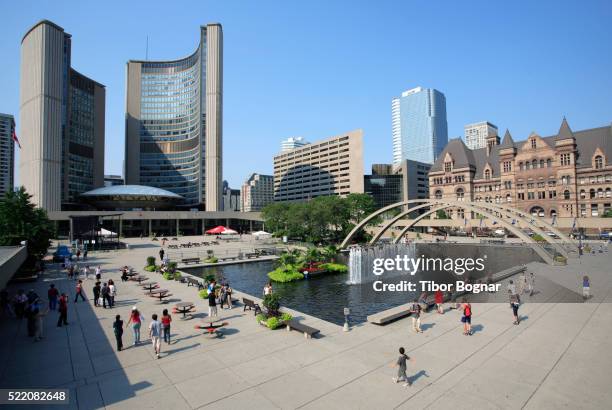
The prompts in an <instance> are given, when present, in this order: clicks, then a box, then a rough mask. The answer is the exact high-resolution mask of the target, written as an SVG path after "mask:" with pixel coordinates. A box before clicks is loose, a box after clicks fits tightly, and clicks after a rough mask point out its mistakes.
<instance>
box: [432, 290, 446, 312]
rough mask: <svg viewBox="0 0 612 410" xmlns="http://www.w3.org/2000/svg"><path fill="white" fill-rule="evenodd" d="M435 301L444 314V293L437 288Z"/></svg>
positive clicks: (439, 310)
mask: <svg viewBox="0 0 612 410" xmlns="http://www.w3.org/2000/svg"><path fill="white" fill-rule="evenodd" d="M434 301H435V302H436V308H437V309H438V313H439V314H441V315H443V314H444V294H443V293H442V291H441V290H436V293H434Z"/></svg>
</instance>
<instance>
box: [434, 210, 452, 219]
mask: <svg viewBox="0 0 612 410" xmlns="http://www.w3.org/2000/svg"><path fill="white" fill-rule="evenodd" d="M436 219H450V218H449V217H448V215H447V214H446V212H445V211H444V209H438V210H437V211H436Z"/></svg>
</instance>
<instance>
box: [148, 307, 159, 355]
mask: <svg viewBox="0 0 612 410" xmlns="http://www.w3.org/2000/svg"><path fill="white" fill-rule="evenodd" d="M151 318H152V319H153V320H152V321H151V324H150V325H149V337H150V338H151V344H152V345H153V351H154V352H155V355H156V356H157V358H158V359H159V353H160V352H161V339H160V336H161V323H160V321H159V320H157V313H154V314H153V316H151Z"/></svg>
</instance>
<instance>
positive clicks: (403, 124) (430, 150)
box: [391, 87, 448, 165]
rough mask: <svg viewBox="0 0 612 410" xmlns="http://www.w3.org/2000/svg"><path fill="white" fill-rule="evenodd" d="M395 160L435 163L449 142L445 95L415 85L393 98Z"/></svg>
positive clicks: (396, 162) (392, 122)
mask: <svg viewBox="0 0 612 410" xmlns="http://www.w3.org/2000/svg"><path fill="white" fill-rule="evenodd" d="M391 129H392V136H393V164H394V165H399V164H400V162H402V161H403V160H405V159H409V160H413V161H419V162H424V163H427V164H433V163H434V161H435V160H436V159H437V158H438V155H439V154H440V152H442V150H443V149H444V147H445V146H446V143H447V142H448V126H447V122H446V98H445V97H444V94H442V93H441V92H440V91H438V90H434V89H433V88H422V87H416V88H413V89H411V90H408V91H404V92H403V93H402V94H401V96H400V97H396V98H394V99H393V100H392V101H391Z"/></svg>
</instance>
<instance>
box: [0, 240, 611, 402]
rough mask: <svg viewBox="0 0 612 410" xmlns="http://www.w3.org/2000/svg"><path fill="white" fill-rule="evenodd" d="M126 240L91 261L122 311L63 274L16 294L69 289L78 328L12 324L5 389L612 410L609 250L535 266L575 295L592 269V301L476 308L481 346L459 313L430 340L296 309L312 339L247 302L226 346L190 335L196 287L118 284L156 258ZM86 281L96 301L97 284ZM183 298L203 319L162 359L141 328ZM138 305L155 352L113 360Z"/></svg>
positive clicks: (149, 397)
mask: <svg viewBox="0 0 612 410" xmlns="http://www.w3.org/2000/svg"><path fill="white" fill-rule="evenodd" d="M190 239H191V240H193V238H181V241H183V242H187V241H189V240H190ZM129 242H130V243H131V244H132V246H131V249H130V250H121V251H116V252H107V253H91V254H90V255H89V263H90V264H91V265H94V266H95V265H98V264H100V265H102V268H103V269H104V273H103V279H109V278H113V279H114V280H115V283H116V285H117V286H118V295H117V306H116V307H115V308H113V309H103V308H94V306H93V303H91V301H90V302H81V301H79V302H78V303H76V304H75V303H72V302H73V300H74V299H73V297H74V283H73V282H71V281H68V280H67V278H66V275H65V273H64V272H62V271H60V269H59V267H58V266H57V265H53V266H51V267H50V269H49V270H48V271H47V273H46V274H45V276H44V277H43V278H42V280H39V281H38V282H36V283H34V284H32V285H30V284H24V285H23V286H16V285H11V287H10V288H9V291H11V292H13V291H15V290H16V289H18V288H19V287H21V288H24V289H26V290H27V289H29V288H34V289H35V290H36V291H37V292H38V294H39V295H41V296H43V295H44V296H46V290H47V288H48V285H49V283H55V284H56V286H57V287H59V288H60V290H61V291H66V292H69V294H70V295H71V296H72V297H71V298H70V303H69V313H68V321H69V323H70V324H69V326H67V327H62V328H57V327H56V321H57V313H56V312H50V313H49V315H48V316H46V317H45V320H44V339H43V340H42V341H40V342H37V343H35V342H33V341H32V339H31V338H28V337H27V335H26V328H25V320H23V321H18V320H16V319H11V318H7V317H2V318H1V319H0V334H2V337H1V338H0V387H1V388H24V387H38V388H67V389H70V394H71V404H70V408H78V409H97V408H126V409H128V408H131V409H145V408H147V409H157V408H159V409H168V408H172V409H173V410H178V409H181V408H205V409H215V408H219V409H221V408H227V409H239V408H248V409H274V408H283V409H293V408H305V409H356V408H363V409H390V408H402V409H408V408H412V409H414V408H439V409H448V408H466V409H467V408H478V409H480V408H491V409H500V408H502V409H505V408H510V409H518V408H528V409H542V408H551V409H553V408H554V409H556V408H561V407H566V408H593V409H596V408H609V407H610V405H611V404H612V390H611V389H610V388H609V386H610V385H611V383H612V372H611V371H610V369H612V355H610V354H609V352H610V349H611V348H612V341H611V336H612V303H611V302H612V277H611V275H610V273H609V272H610V269H609V267H610V266H611V263H612V256H611V255H610V254H609V253H604V254H596V255H587V256H585V257H583V258H582V259H580V260H578V259H570V261H569V265H568V266H564V267H559V266H554V267H553V266H547V265H543V264H532V265H531V266H530V268H531V269H533V270H534V271H535V272H537V277H538V278H543V279H545V280H547V281H553V282H555V283H557V284H558V285H559V286H560V287H562V288H564V289H569V290H570V291H573V292H577V293H580V286H581V281H580V278H581V273H588V274H589V276H590V277H591V282H592V294H593V295H594V296H593V298H592V299H590V300H589V302H588V303H550V302H543V303H529V301H527V303H525V304H523V305H522V306H521V309H520V314H521V316H522V322H521V324H520V325H519V326H515V325H513V324H512V321H513V318H512V312H511V309H510V308H509V306H508V304H507V303H487V304H475V305H474V306H473V310H474V315H473V319H472V325H473V329H474V331H475V334H474V335H473V336H464V335H462V324H461V323H460V321H459V318H460V314H459V312H458V311H456V310H452V311H448V310H447V311H446V313H445V314H444V315H439V314H437V313H435V312H432V313H427V314H425V315H424V317H423V319H422V328H423V330H424V333H422V334H415V333H414V332H412V331H411V321H410V319H403V320H399V321H396V322H394V323H391V324H389V325H387V326H382V327H380V326H376V325H372V324H368V323H365V324H362V325H359V326H355V327H353V328H352V329H351V331H350V332H347V333H345V332H343V331H342V328H341V327H339V326H336V325H334V324H331V323H328V322H324V321H322V320H319V319H316V318H313V317H308V316H306V315H304V314H301V313H299V312H294V314H295V316H298V317H301V318H302V320H303V321H304V322H305V323H306V324H309V325H311V326H314V327H316V328H318V329H320V330H321V336H320V337H319V338H315V339H310V340H307V339H305V338H304V337H303V336H302V335H301V334H299V333H297V332H287V331H285V330H275V331H270V330H268V329H266V328H264V327H262V326H260V325H258V324H257V323H256V322H255V320H254V318H253V314H252V313H250V312H248V311H247V312H246V313H244V312H243V311H242V306H239V307H235V308H234V309H232V310H220V315H221V316H222V317H224V318H225V319H226V321H227V322H228V323H229V326H227V327H226V328H224V329H223V330H224V332H223V336H222V337H220V338H210V337H209V336H205V335H203V334H202V331H199V330H195V329H194V325H195V324H197V323H199V322H200V321H201V319H202V318H203V317H205V316H206V312H207V303H206V301H204V300H201V299H199V298H198V295H197V289H196V288H194V287H187V286H186V285H184V284H181V283H178V282H175V281H165V280H164V279H163V278H162V277H161V276H160V275H158V274H156V273H147V274H146V275H147V276H148V277H149V278H150V279H151V280H154V281H157V282H159V283H160V285H161V286H162V287H163V288H166V289H169V290H170V291H171V293H172V294H173V297H172V298H171V301H170V303H168V304H166V305H159V304H158V303H156V301H155V300H153V299H151V298H149V297H147V296H145V295H144V291H143V290H142V289H141V288H140V287H139V286H138V285H137V284H136V283H133V282H129V283H123V282H121V280H120V279H119V276H120V274H119V272H118V268H119V267H120V266H122V265H131V266H133V267H134V268H136V269H137V270H138V271H141V269H140V268H141V267H142V266H143V265H144V262H145V259H146V257H147V256H157V254H158V251H159V244H158V243H156V242H153V243H152V242H150V241H148V240H138V239H136V240H129ZM221 246H226V245H221ZM227 246H239V245H236V244H233V245H227ZM85 282H86V284H85V291H86V294H87V295H88V296H90V297H91V294H92V291H91V288H92V287H93V283H94V280H93V279H90V280H89V281H85ZM234 286H237V285H236V284H234ZM536 289H537V282H536ZM254 296H259V295H254ZM179 299H180V300H182V301H193V302H196V305H197V311H196V313H195V315H194V316H195V317H194V318H193V319H191V320H185V321H183V320H180V318H179V315H173V323H172V339H173V341H172V344H170V345H166V344H163V345H162V357H161V358H160V359H159V360H157V359H155V355H154V353H153V349H152V346H151V344H150V343H149V341H148V331H146V330H144V329H145V328H146V327H147V326H148V324H149V323H150V318H151V314H153V313H157V314H158V315H159V314H161V311H162V309H163V308H168V309H170V308H171V307H172V305H173V304H174V302H175V301H178V300H179ZM134 305H137V306H138V307H139V309H140V311H141V312H142V313H143V314H144V316H145V317H146V321H145V323H144V326H143V331H142V334H143V339H144V340H145V343H143V344H141V345H139V346H137V347H132V346H131V344H132V336H131V331H130V330H129V329H126V331H125V333H124V336H123V340H124V345H125V346H127V348H126V349H125V350H124V351H122V352H116V351H115V348H114V347H115V340H114V335H113V331H112V322H113V320H114V316H115V315H116V314H120V315H121V316H122V319H123V320H124V321H125V322H127V319H128V314H129V312H130V309H131V307H132V306H134ZM400 346H404V347H405V348H406V353H407V354H408V355H409V356H411V357H413V358H414V361H413V362H412V363H409V365H408V375H409V376H410V378H411V381H412V382H413V384H412V386H411V387H403V386H402V385H401V384H394V383H393V382H392V380H391V378H392V377H393V376H394V375H395V373H396V370H395V369H394V368H391V367H390V364H391V363H392V362H394V361H395V360H396V359H397V350H398V348H399V347H400ZM41 407H44V406H36V407H32V408H37V409H38V408H41ZM17 408H19V409H24V408H27V406H19V407H17ZM49 408H55V409H57V408H59V407H57V406H49Z"/></svg>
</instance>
